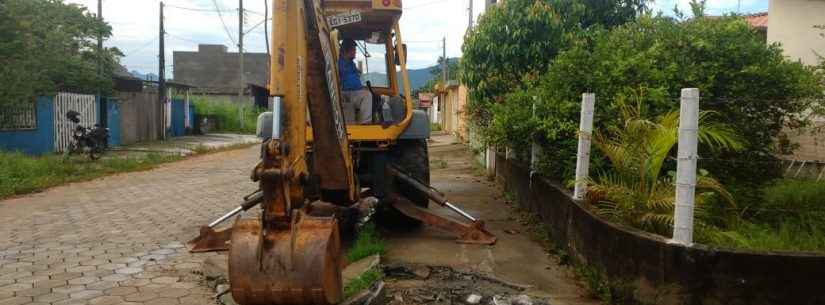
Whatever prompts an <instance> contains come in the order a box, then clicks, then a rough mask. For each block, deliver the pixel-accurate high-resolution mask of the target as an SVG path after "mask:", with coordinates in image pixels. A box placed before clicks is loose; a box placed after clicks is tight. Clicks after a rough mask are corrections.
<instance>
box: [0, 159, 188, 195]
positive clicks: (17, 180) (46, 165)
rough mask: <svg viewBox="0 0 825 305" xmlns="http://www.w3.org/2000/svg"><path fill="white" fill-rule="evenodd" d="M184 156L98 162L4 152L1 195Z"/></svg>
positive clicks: (142, 168)
mask: <svg viewBox="0 0 825 305" xmlns="http://www.w3.org/2000/svg"><path fill="white" fill-rule="evenodd" d="M180 159H181V157H179V156H175V155H161V154H155V153H150V154H146V155H145V156H142V157H140V158H105V156H104V158H103V159H100V160H97V161H89V160H86V159H85V158H83V159H82V160H74V159H64V158H63V157H62V156H58V155H45V156H39V157H32V156H28V155H24V154H22V153H18V152H0V168H2V169H3V170H2V171H0V198H6V197H10V196H14V195H20V194H27V193H32V192H37V191H40V190H43V189H46V188H49V187H52V186H57V185H61V184H65V183H70V182H78V181H86V180H91V179H95V178H98V177H102V176H106V175H111V174H115V173H122V172H133V171H141V170H147V169H151V168H154V167H155V166H157V165H158V164H161V163H166V162H171V161H177V160H180Z"/></svg>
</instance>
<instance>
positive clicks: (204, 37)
mask: <svg viewBox="0 0 825 305" xmlns="http://www.w3.org/2000/svg"><path fill="white" fill-rule="evenodd" d="M64 1H66V2H69V3H78V4H81V5H85V6H87V7H89V8H90V10H91V11H96V10H97V0H64ZM213 1H214V2H213ZM468 1H473V5H474V15H475V16H476V17H477V16H478V15H479V14H481V12H482V11H483V9H484V1H483V0H405V1H404V7H405V10H404V15H403V17H402V18H401V30H402V34H403V38H404V40H405V41H407V42H408V47H409V49H408V50H409V52H410V54H409V59H408V64H409V66H410V68H423V67H427V66H431V65H434V64H435V63H436V60H437V59H438V57H439V56H441V53H442V50H441V45H442V43H441V39H442V38H444V37H446V38H447V44H446V45H447V46H446V49H447V56H448V57H459V56H461V44H462V41H463V36H464V32H465V31H466V29H467V23H468V10H467V8H468V4H469V2H468ZM767 1H768V0H742V8H743V9H742V10H743V11H746V10H747V12H751V11H754V10H758V9H763V10H766V9H767ZM677 2H678V3H679V6H680V8H682V9H683V10H686V11H688V10H689V6H688V5H687V3H688V2H689V0H659V1H656V2H655V5H654V8H655V9H657V10H662V11H664V12H665V13H669V12H671V10H672V8H673V5H674V3H677ZM164 3H165V4H166V11H165V23H166V30H167V33H168V35H167V37H166V49H167V51H166V58H167V63H168V64H170V65H171V63H172V52H173V51H174V50H196V49H197V44H198V43H213V44H224V45H226V46H227V47H229V49H230V50H237V46H235V45H234V44H233V43H232V42H231V41H230V38H229V36H231V37H232V39H236V38H237V36H238V33H237V32H238V14H237V8H238V0H165V1H164ZM215 3H217V5H218V6H219V7H220V9H221V11H223V13H222V16H223V20H224V23H225V24H226V29H224V25H223V24H222V23H221V21H220V18H219V17H218V14H217V13H216V12H215V11H214V9H215ZM178 7H184V8H195V9H199V10H205V11H191V10H185V9H181V8H178ZM736 7H737V0H709V1H708V8H709V12H710V13H712V14H719V13H723V12H730V11H735V10H736ZM244 8H245V9H247V10H251V11H253V12H258V13H262V12H264V9H265V7H264V0H245V1H244ZM158 11H159V0H103V17H104V18H105V19H106V21H107V22H109V23H110V24H111V25H112V27H113V36H112V38H110V39H109V40H108V41H107V42H106V45H108V46H116V47H118V48H120V49H121V50H123V52H124V53H126V55H127V56H126V57H125V58H124V59H123V64H124V65H126V66H127V67H128V68H129V69H134V70H139V71H142V72H155V71H157V52H158V44H157V37H158V32H159V31H158V20H159V16H158ZM247 18H248V22H247V23H246V27H247V28H249V27H252V26H254V25H255V24H257V23H258V22H260V21H261V20H263V16H261V15H258V14H256V13H248V14H247ZM475 19H476V20H477V18H475ZM227 32H229V34H227ZM244 43H245V50H247V51H248V52H265V50H266V45H265V43H264V36H263V27H262V26H259V27H258V28H256V29H255V30H254V31H252V32H251V33H250V34H249V35H248V36H247V39H245V40H244Z"/></svg>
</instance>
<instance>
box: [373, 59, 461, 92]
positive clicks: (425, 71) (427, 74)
mask: <svg viewBox="0 0 825 305" xmlns="http://www.w3.org/2000/svg"><path fill="white" fill-rule="evenodd" d="M453 61H458V58H450V62H453ZM435 68H436V66H435V65H433V66H430V67H426V68H421V69H408V70H407V75H408V76H409V77H410V91H415V90H416V89H418V88H421V87H423V86H424V85H425V84H427V81H429V80H430V79H431V78H433V75H432V71H433V70H435ZM367 80H369V81H371V82H372V84H373V85H375V86H386V85H387V75H386V74H384V73H377V72H370V73H367V74H366V75H364V81H367Z"/></svg>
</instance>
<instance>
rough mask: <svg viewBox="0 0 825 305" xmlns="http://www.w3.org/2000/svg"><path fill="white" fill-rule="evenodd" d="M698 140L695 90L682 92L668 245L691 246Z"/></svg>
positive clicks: (696, 90) (697, 96)
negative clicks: (672, 217) (672, 213)
mask: <svg viewBox="0 0 825 305" xmlns="http://www.w3.org/2000/svg"><path fill="white" fill-rule="evenodd" d="M698 137H699V89H696V88H687V89H682V99H681V103H680V110H679V147H678V153H677V156H678V161H677V162H678V163H677V164H676V210H675V212H674V224H673V240H672V241H673V242H674V243H679V244H683V245H686V246H690V245H692V244H693V207H694V200H695V197H694V196H695V193H696V159H697V157H698V156H697V152H696V148H697V144H698V141H699V140H698Z"/></svg>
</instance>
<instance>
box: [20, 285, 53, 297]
mask: <svg viewBox="0 0 825 305" xmlns="http://www.w3.org/2000/svg"><path fill="white" fill-rule="evenodd" d="M51 291H52V289H51V288H49V287H38V288H29V289H26V290H20V291H18V292H15V293H14V295H16V296H19V297H20V296H22V297H36V296H40V295H44V294H49V292H51Z"/></svg>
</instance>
